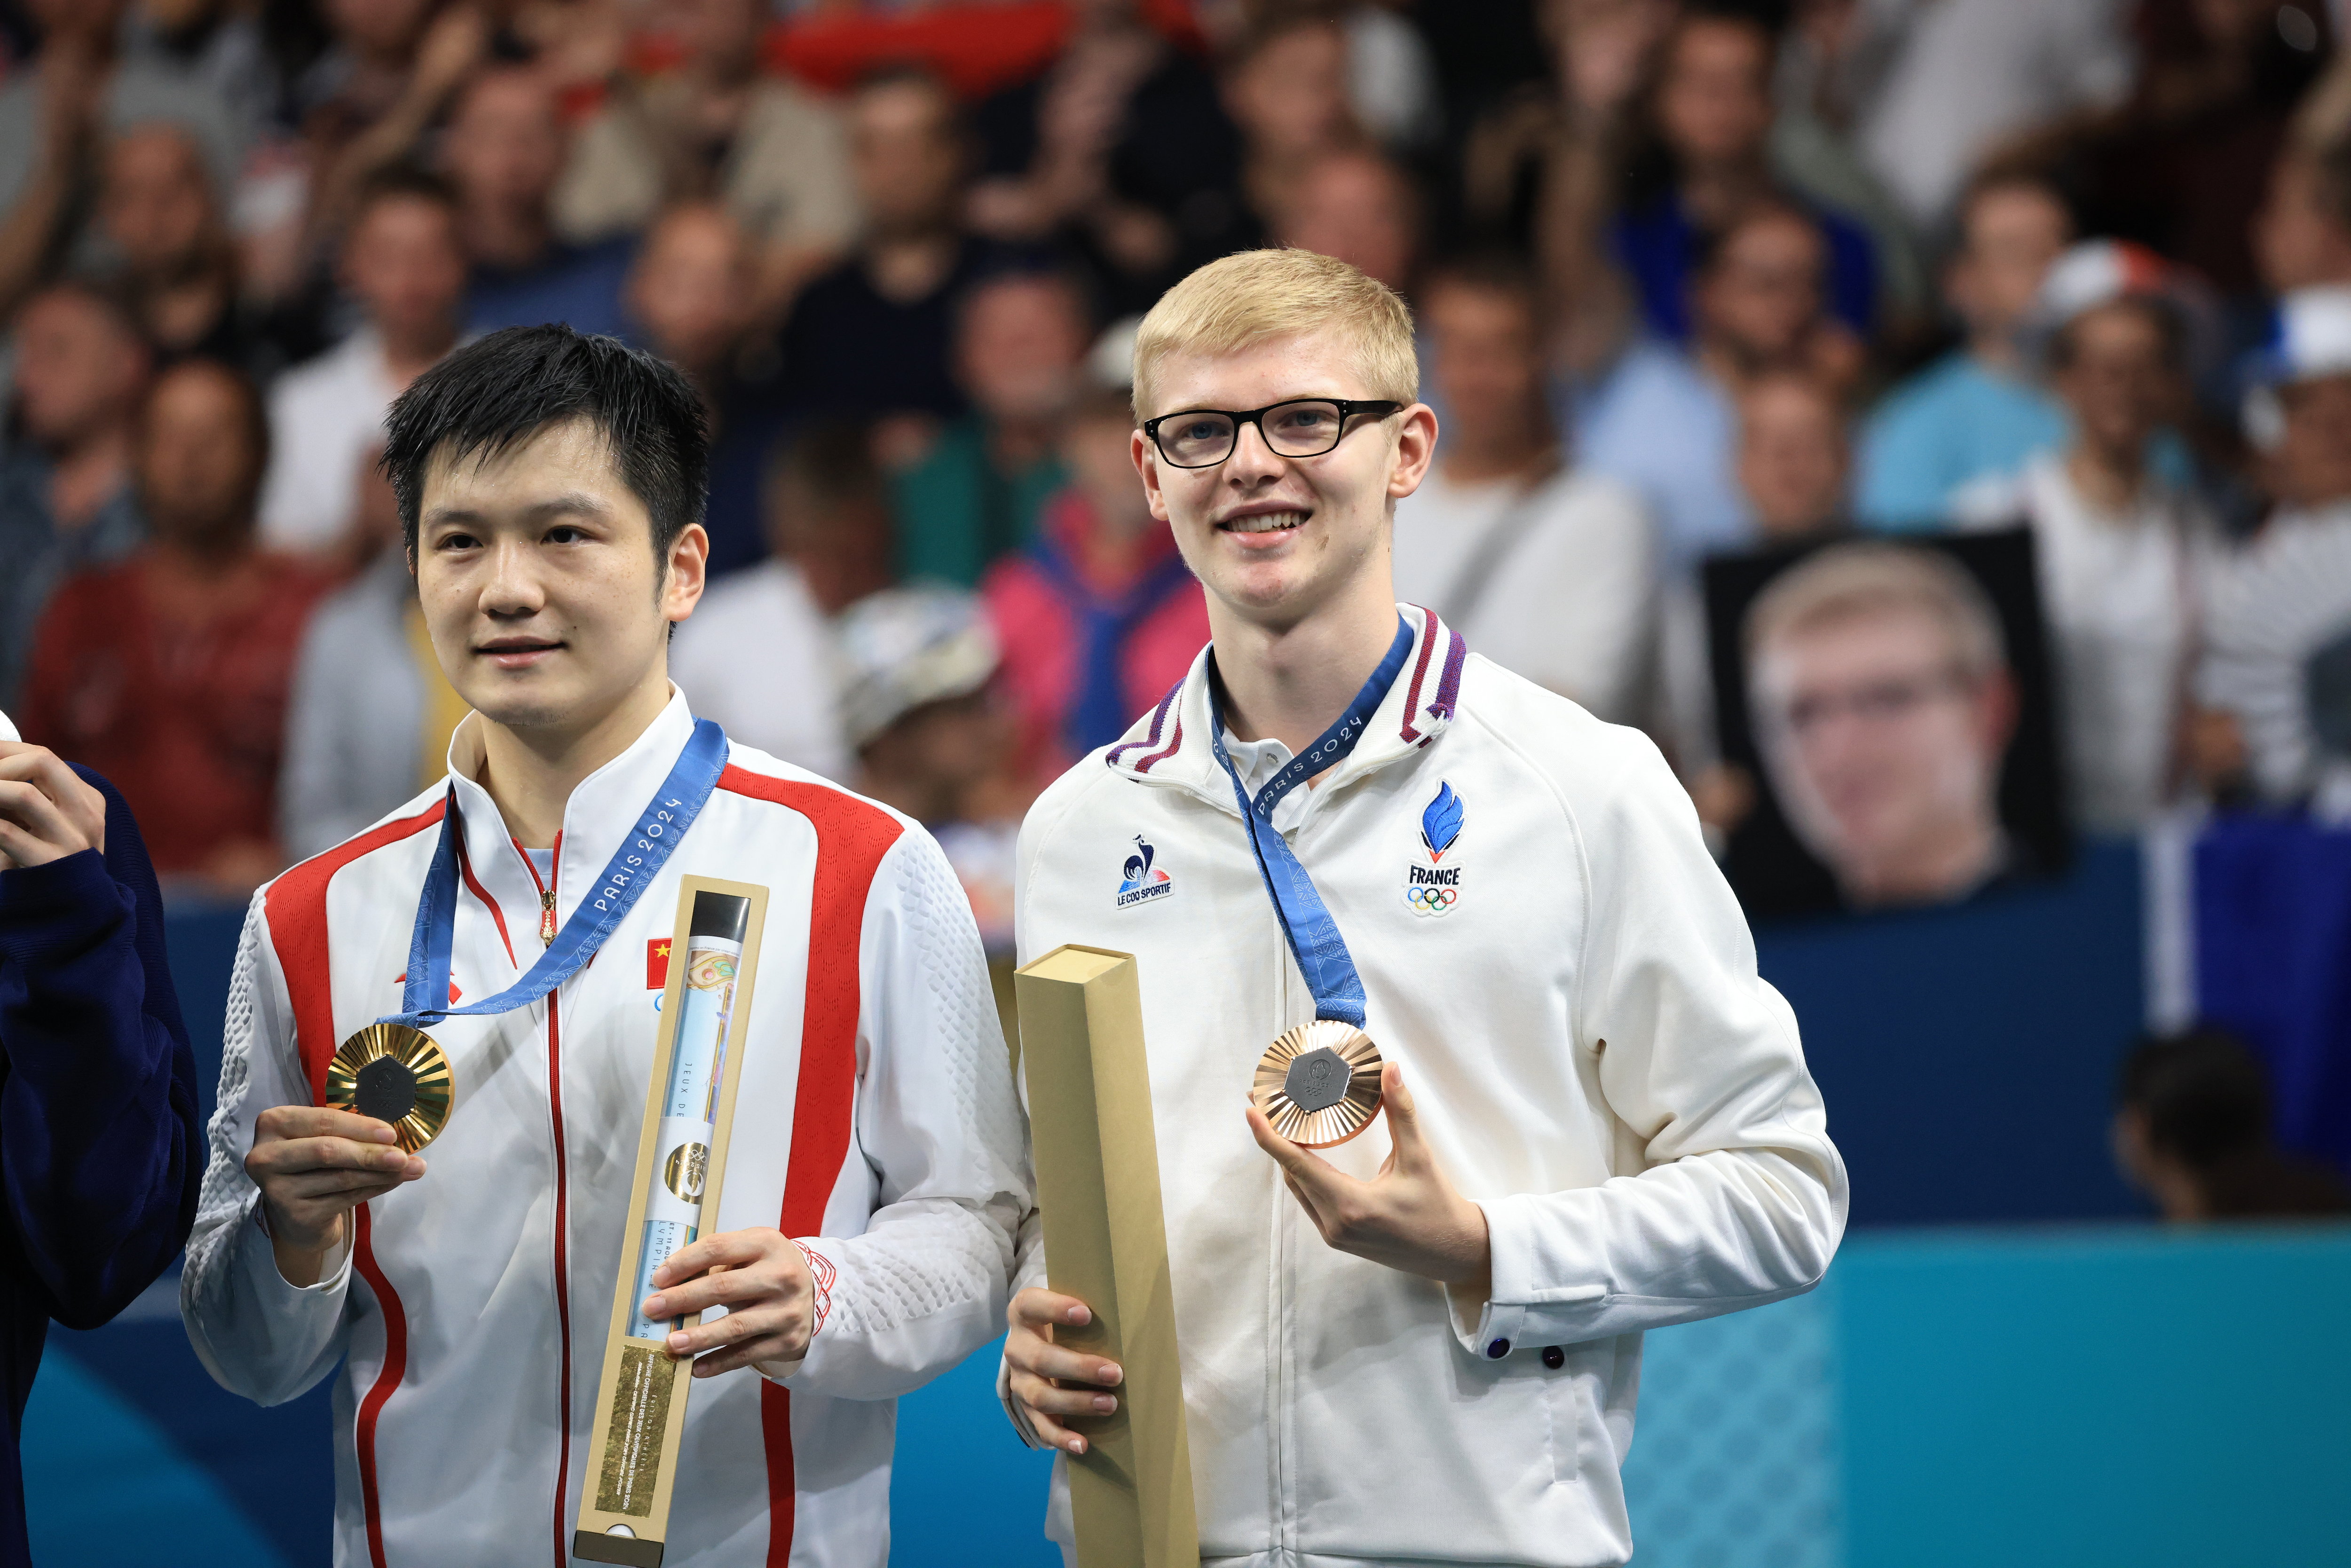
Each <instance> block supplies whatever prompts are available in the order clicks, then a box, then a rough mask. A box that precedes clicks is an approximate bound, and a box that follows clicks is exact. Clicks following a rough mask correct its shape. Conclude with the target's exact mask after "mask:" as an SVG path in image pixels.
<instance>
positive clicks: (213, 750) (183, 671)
mask: <svg viewBox="0 0 2351 1568" xmlns="http://www.w3.org/2000/svg"><path fill="white" fill-rule="evenodd" d="M268 455H269V424H268V416H267V414H266V412H265V411H264V409H263V406H262V402H261V395H260V393H258V392H256V391H255V390H254V388H253V386H252V383H251V382H247V381H246V379H245V378H244V377H243V376H242V375H241V374H239V373H238V372H237V371H235V370H234V369H231V368H229V367H227V366H225V365H221V364H218V363H215V362H213V361H204V360H188V361H183V362H182V363H180V364H179V365H176V366H174V367H173V368H172V369H171V370H169V371H165V372H164V373H163V374H162V376H161V377H159V378H158V379H157V381H156V382H155V387H154V390H153V391H152V392H151V393H150V394H149V396H148V400H147V407H146V413H145V419H144V423H143V427H142V429H141V434H140V442H139V498H140V505H141V509H142V510H143V511H144V512H145V514H146V517H147V520H148V524H149V526H150V527H151V528H152V529H153V533H154V538H153V542H152V543H151V544H149V545H148V546H147V547H146V548H144V549H141V550H140V551H139V552H137V553H136V554H134V555H133V556H131V557H130V558H129V559H126V560H124V561H122V562H120V564H118V565H114V566H110V567H104V568H100V569H98V570H90V571H85V572H83V573H82V574H80V575H79V576H78V577H75V578H73V579H71V580H68V582H67V583H66V584H65V585H64V586H63V587H61V588H60V589H58V591H57V597H56V598H55V599H54V600H53V601H51V602H50V605H49V609H48V612H47V614H46V615H44V616H43V617H42V620H41V624H40V630H39V632H37V635H36V637H35V642H34V650H33V662H32V668H31V672H30V674H29V675H28V677H27V679H26V689H25V704H24V709H23V714H22V720H23V724H24V729H25V733H26V736H28V737H31V738H33V739H35V740H36V741H39V742H42V743H44V744H47V745H49V746H51V747H56V748H62V749H64V750H66V751H68V752H69V753H71V754H72V755H74V756H76V757H78V758H87V759H88V760H89V763H90V765H91V766H92V767H95V768H99V769H100V770H102V771H103V772H105V773H106V775H107V776H108V777H109V778H110V779H113V780H114V781H115V782H116V783H117V785H118V786H119V787H120V789H121V790H122V792H123V795H124V796H125V798H126V799H128V800H130V801H131V804H132V805H133V807H134V808H135V809H136V810H138V812H139V818H140V821H141V824H142V826H143V827H144V828H145V830H146V833H147V837H148V841H149V845H150V847H151V849H152V851H153V852H154V857H155V868H156V870H157V871H158V872H159V873H162V875H163V876H164V877H165V878H166V879H173V878H181V879H185V880H186V881H187V882H188V883H190V884H192V885H193V886H195V887H198V888H200V889H202V890H204V891H205V892H208V893H216V894H223V895H227V896H242V895H243V894H245V893H247V892H250V891H251V890H252V888H253V887H254V885H255V884H256V883H259V882H261V881H263V880H264V879H266V878H267V877H269V876H271V875H273V874H275V873H276V872H277V869H278V868H279V866H280V865H282V864H283V863H284V862H283V860H282V859H281V857H280V856H279V854H278V851H277V835H276V824H277V810H276V796H277V769H278V758H279V753H280V749H281V747H282V746H283V744H284V738H285V729H286V698H287V685H288V683H289V681H290V679H291V676H292V674H293V664H294V655H295V650H296V647H297V645H298V643H299V641H300V638H301V634H302V627H303V624H304V622H306V621H307V620H308V617H309V612H310V607H311V605H312V604H313V603H314V602H315V601H317V599H318V598H319V594H320V592H321V591H323V590H324V589H325V587H326V586H327V584H326V580H325V579H323V578H322V577H320V576H319V575H318V574H316V573H315V572H314V571H312V570H311V569H309V568H308V567H305V566H302V565H300V564H298V563H297V562H294V561H291V560H288V559H284V558H281V557H274V556H268V555H265V554H263V553H262V552H261V551H260V550H259V549H257V548H256V545H255V542H254V506H255V503H256V500H257V499H258V497H259V495H260V491H261V476H262V473H263V471H264V469H265V468H266V465H267V463H268Z"/></svg>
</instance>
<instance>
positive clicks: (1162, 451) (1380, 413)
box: [1143, 397, 1412, 473]
mask: <svg viewBox="0 0 2351 1568" xmlns="http://www.w3.org/2000/svg"><path fill="white" fill-rule="evenodd" d="M1302 402H1320V403H1328V404H1330V405H1331V406H1332V408H1335V409H1337V410H1338V411H1339V427H1338V429H1337V431H1336V432H1335V433H1333V434H1332V437H1331V444H1330V445H1328V446H1326V447H1324V448H1322V451H1321V452H1284V451H1282V450H1281V449H1280V448H1279V447H1277V446H1275V445H1274V444H1273V441H1272V438H1271V437H1270V436H1268V435H1267V434H1266V433H1265V416H1266V415H1267V414H1269V413H1272V412H1273V411H1274V410H1275V409H1278V408H1294V407H1296V406H1297V405H1298V404H1300V403H1302ZM1411 406H1412V405H1411V404H1410V403H1403V402H1396V401H1395V399H1394V398H1384V397H1374V398H1346V397H1286V398H1283V399H1282V400H1281V401H1280V402H1270V403H1267V404H1266V405H1265V406H1264V407H1263V408H1251V409H1238V408H1179V409H1177V410H1176V411H1175V412H1174V413H1163V414H1161V415H1159V416H1158V417H1157V418H1156V419H1146V420H1144V422H1143V434H1144V435H1146V436H1149V437H1150V438H1151V449H1152V450H1153V451H1154V452H1156V453H1158V454H1159V455H1160V457H1161V459H1162V460H1164V461H1165V463H1166V464H1167V465H1168V466H1169V467H1171V468H1182V469H1185V470H1186V471H1188V472H1193V473H1196V472H1198V471H1199V470H1200V469H1203V468H1214V467H1216V466H1217V464H1219V463H1229V462H1230V461H1232V455H1233V454H1234V453H1236V452H1238V451H1239V450H1240V449H1241V427H1242V426H1243V425H1249V424H1254V425H1256V426H1257V435H1258V439H1259V441H1262V442H1264V443H1265V445H1266V450H1267V451H1269V452H1271V453H1272V454H1273V455H1275V456H1276V457H1321V456H1322V455H1324V454H1326V453H1332V452H1336V451H1337V450H1338V449H1339V443H1341V442H1342V441H1344V440H1345V439H1346V438H1347V422H1348V421H1349V420H1351V419H1353V418H1354V417H1355V415H1357V414H1359V413H1364V414H1370V415H1371V416H1372V417H1373V418H1374V419H1375V420H1378V419H1385V418H1387V417H1388V416H1389V415H1390V414H1395V413H1403V412H1404V411H1405V409H1407V408H1409V407H1411ZM1195 413H1214V414H1221V415H1223V416H1224V417H1225V418H1227V419H1229V420H1231V421H1232V422H1233V444H1231V445H1230V446H1228V447H1227V448H1226V449H1225V455H1223V456H1222V457H1219V458H1217V461H1216V463H1178V462H1176V461H1175V458H1174V457H1172V456H1169V455H1168V452H1167V447H1166V445H1165V443H1163V442H1162V441H1161V440H1160V439H1159V427H1160V426H1161V425H1162V424H1164V423H1166V422H1167V421H1169V420H1171V419H1182V418H1184V417H1185V416H1186V415H1187V414H1195Z"/></svg>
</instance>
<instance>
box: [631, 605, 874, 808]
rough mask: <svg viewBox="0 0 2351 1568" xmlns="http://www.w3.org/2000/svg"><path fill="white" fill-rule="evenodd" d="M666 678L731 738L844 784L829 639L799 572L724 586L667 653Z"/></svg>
mask: <svg viewBox="0 0 2351 1568" xmlns="http://www.w3.org/2000/svg"><path fill="white" fill-rule="evenodd" d="M669 673H670V678H671V679H672V680H674V681H675V682H676V683H677V685H678V689H679V690H680V691H683V692H684V693H685V695H686V698H687V700H688V701H689V702H691V703H693V705H694V711H695V712H696V713H698V714H700V715H702V716H704V717H705V718H711V719H716V720H717V721H718V726H719V727H720V728H722V729H724V730H725V731H726V734H727V736H728V737H729V738H731V739H735V740H739V741H741V742H742V743H743V744H744V745H746V746H750V747H758V749H759V750H761V751H764V752H767V753H768V754H769V755H770V756H773V757H780V758H783V759H784V760H785V761H787V762H789V763H793V764H795V765H797V766H799V767H801V768H808V769H809V770H810V772H813V773H821V774H823V775H824V776H825V777H826V778H828V779H845V778H847V777H848V776H849V771H850V756H849V745H848V742H847V741H845V740H844V739H843V738H842V737H841V719H840V716H839V714H838V711H837V709H836V706H835V701H834V698H835V676H834V674H833V657H832V632H831V625H830V623H829V622H827V621H826V619H825V614H824V612H823V611H822V610H821V609H820V608H818V606H817V602H816V601H815V600H814V599H812V598H810V595H809V591H808V585H807V584H806V583H805V582H804V581H802V580H801V578H800V573H799V568H798V567H796V566H794V565H792V564H791V563H790V562H789V561H784V560H766V561H762V562H760V563H759V564H758V566H755V567H751V568H749V569H748V570H744V571H738V572H734V573H732V574H730V575H728V576H726V577H722V578H720V579H719V580H717V581H716V582H714V583H712V584H711V585H710V588H709V591H707V592H705V593H704V594H703V596H702V602H701V603H700V604H699V605H697V606H695V612H694V614H693V617H692V618H691V619H689V620H687V621H685V622H683V623H682V624H681V625H680V626H679V627H678V629H677V636H676V638H675V640H674V641H673V642H672V643H671V644H670V650H669Z"/></svg>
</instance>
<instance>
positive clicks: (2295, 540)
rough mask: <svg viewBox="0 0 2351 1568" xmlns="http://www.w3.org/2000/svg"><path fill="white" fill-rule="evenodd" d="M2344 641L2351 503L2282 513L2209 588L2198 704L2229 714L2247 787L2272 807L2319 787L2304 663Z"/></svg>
mask: <svg viewBox="0 0 2351 1568" xmlns="http://www.w3.org/2000/svg"><path fill="white" fill-rule="evenodd" d="M2346 635H2351V499H2346V500H2339V501H2335V502H2331V503H2329V504H2327V505H2325V506H2321V507H2287V508H2286V509H2284V510H2283V511H2281V512H2279V513H2278V514H2277V515H2276V516H2274V517H2272V518H2271V519H2270V520H2269V523H2268V525H2267V526H2266V527H2264V528H2262V531H2261V534H2260V536H2259V537H2258V538H2255V539H2254V540H2253V542H2252V545H2251V546H2249V547H2248V548H2247V549H2245V551H2244V553H2243V554H2242V555H2241V557H2240V558H2239V559H2237V560H2236V561H2235V562H2234V563H2233V564H2232V566H2231V570H2229V572H2228V573H2227V574H2226V576H2225V577H2224V578H2223V579H2222V580H2221V581H2220V584H2219V585H2218V586H2217V587H2216V588H2215V589H2214V590H2213V594H2212V613H2211V616H2210V626H2209V629H2208V633H2207V639H2206V653H2205V658H2204V664H2203V668H2202V669H2201V670H2200V671H2199V675H2198V695H2199V697H2200V698H2201V699H2202V701H2204V702H2205V703H2206V704H2208V705H2209V706H2213V707H2217V708H2222V709H2225V710H2227V711H2228V712H2230V713H2231V714H2233V715H2235V716H2236V719H2237V724H2238V727H2239V729H2240V731H2241V733H2242V735H2243V737H2244V741H2245V753H2246V762H2247V765H2248V766H2249V767H2250V768H2251V769H2252V776H2253V783H2254V786H2255V788H2257V789H2259V790H2260V791H2261V792H2262V794H2263V795H2264V796H2266V797H2268V798H2269V799H2271V800H2281V801H2283V800H2294V799H2297V798H2299V797H2300V796H2302V795H2303V794H2304V793H2305V792H2307V791H2309V790H2311V789H2314V788H2316V787H2318V786H2320V785H2321V784H2322V783H2323V782H2324V780H2323V779H2322V777H2321V776H2322V773H2323V772H2325V757H2324V750H2323V747H2321V746H2320V744H2319V740H2318V736H2317V733H2316V729H2315V727H2314V725H2313V724H2312V721H2311V712H2310V693H2309V688H2308V685H2307V680H2308V674H2307V670H2308V661H2309V659H2310V656H2311V655H2312V654H2313V653H2317V652H2318V651H2319V650H2320V649H2322V648H2324V647H2326V646H2327V645H2328V644H2330V643H2335V642H2336V641H2337V640H2339V639H2341V638H2343V637H2345V636H2346ZM2343 766H2344V765H2343V764H2342V763H2340V762H2338V763H2336V765H2335V767H2336V768H2337V769H2338V770H2339V769H2341V768H2343Z"/></svg>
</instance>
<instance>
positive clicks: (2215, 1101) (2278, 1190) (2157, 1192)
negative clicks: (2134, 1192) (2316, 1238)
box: [2113, 1028, 2351, 1225]
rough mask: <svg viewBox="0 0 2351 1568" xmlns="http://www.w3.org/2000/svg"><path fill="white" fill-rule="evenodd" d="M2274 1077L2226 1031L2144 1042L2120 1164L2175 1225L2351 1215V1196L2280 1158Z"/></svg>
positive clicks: (2310, 1163) (2118, 1101) (2295, 1158)
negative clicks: (2272, 1097) (2272, 1111)
mask: <svg viewBox="0 0 2351 1568" xmlns="http://www.w3.org/2000/svg"><path fill="white" fill-rule="evenodd" d="M2270 1126H2271V1121H2270V1084H2269V1073H2268V1071H2266V1070H2265V1069H2264V1068H2263V1067H2262V1062H2261V1059H2260V1058H2258V1057H2256V1056H2255V1055H2253V1053H2252V1051H2248V1050H2246V1049H2245V1046H2244V1043H2243V1042H2242V1041H2241V1040H2238V1039H2237V1038H2236V1037H2235V1036H2234V1035H2232V1034H2230V1033H2229V1032H2228V1031H2227V1030H2220V1029H2212V1028H2204V1029H2197V1030H2189V1031H2188V1032H2187V1033H2185V1034H2177V1035H2169V1036H2156V1037H2150V1038H2148V1039H2146V1040H2141V1041H2140V1042H2139V1044H2138V1047H2137V1050H2135V1051H2132V1052H2131V1054H2130V1056H2129V1058H2128V1060H2126V1061H2125V1062H2124V1063H2123V1070H2122V1076H2121V1082H2120V1083H2119V1084H2118V1085H2117V1086H2116V1094H2115V1119H2114V1129H2113V1139H2114V1150H2115V1163H2116V1165H2117V1166H2120V1167H2121V1168H2122V1173H2123V1176H2125V1177H2126V1179H2127V1180H2128V1181H2129V1182H2130V1184H2131V1185H2132V1186H2135V1187H2137V1188H2138V1189H2139V1190H2140V1191H2141V1192H2143V1193H2146V1194H2147V1196H2148V1197H2151V1198H2153V1199H2154V1200H2155V1204H2156V1207H2157V1209H2158V1211H2159V1212H2160V1213H2161V1214H2162V1216H2163V1218H2165V1219H2167V1220H2169V1221H2170V1222H2172V1223H2173V1224H2176V1225H2178V1224H2195V1223H2198V1222H2200V1221H2206V1220H2216V1219H2218V1220H2242V1219H2315V1218H2331V1217H2335V1216H2338V1215H2345V1214H2351V1190H2346V1187H2345V1186H2344V1184H2343V1178H2342V1177H2341V1176H2337V1175H2336V1174H2335V1172H2334V1171H2332V1170H2330V1169H2329V1168H2327V1167H2326V1166H2324V1165H2321V1164H2320V1163H2319V1162H2318V1161H2316V1160H2314V1159H2310V1158H2307V1157H2305V1156H2304V1155H2293V1154H2288V1153H2286V1152H2285V1151H2283V1150H2282V1149H2280V1148H2279V1147H2278V1146H2277V1145H2276V1142H2275V1141H2274V1139H2273V1135H2272V1134H2271V1131H2270Z"/></svg>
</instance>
